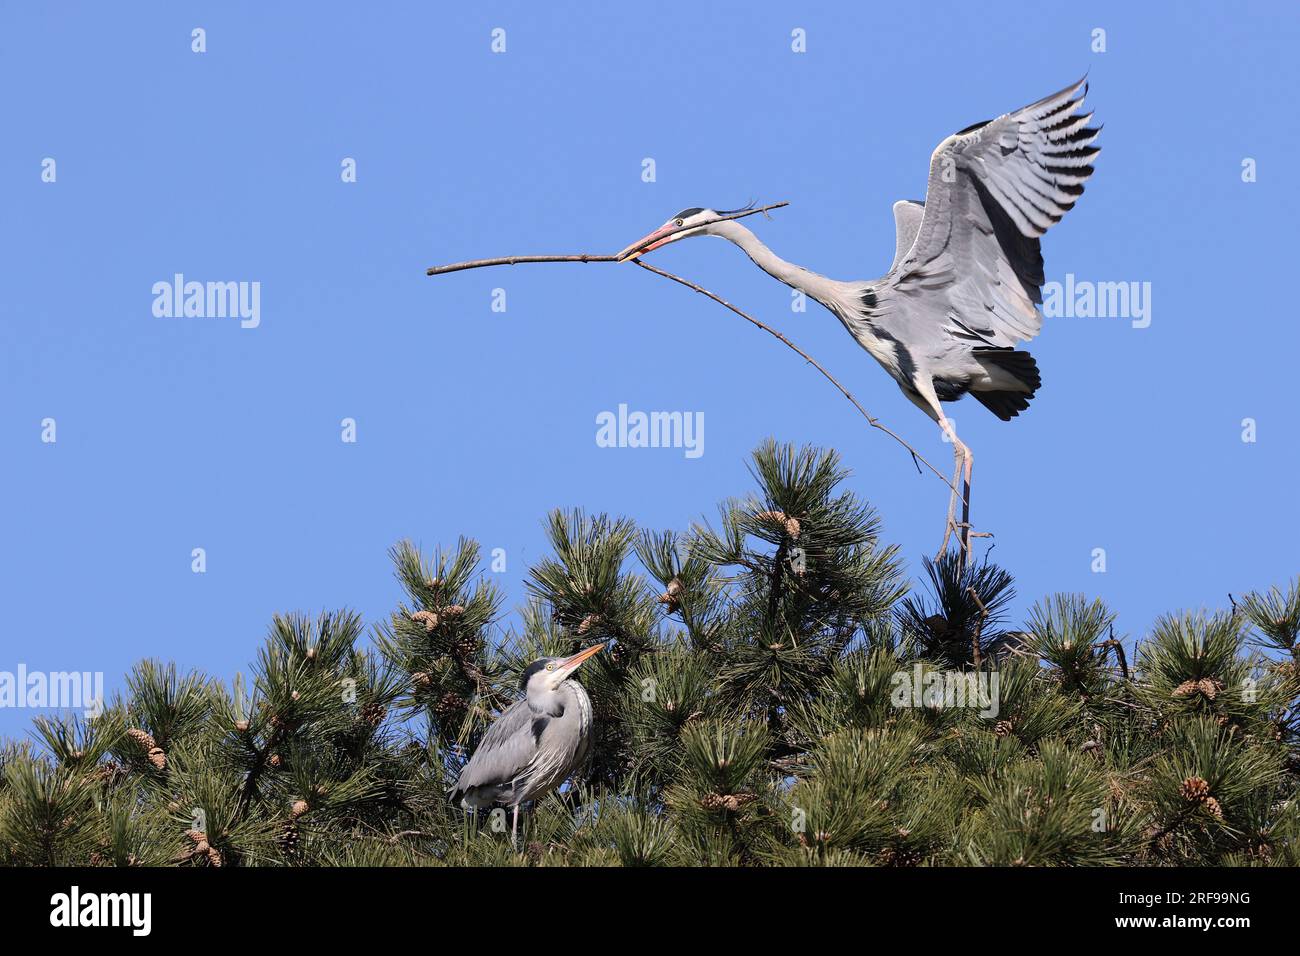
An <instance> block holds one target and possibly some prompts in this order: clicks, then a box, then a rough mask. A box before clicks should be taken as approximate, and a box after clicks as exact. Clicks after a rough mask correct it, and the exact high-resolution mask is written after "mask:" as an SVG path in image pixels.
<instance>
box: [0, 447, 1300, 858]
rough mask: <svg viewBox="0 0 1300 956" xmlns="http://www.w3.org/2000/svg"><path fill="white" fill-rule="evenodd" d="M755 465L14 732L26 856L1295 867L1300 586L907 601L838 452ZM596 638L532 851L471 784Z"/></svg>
mask: <svg viewBox="0 0 1300 956" xmlns="http://www.w3.org/2000/svg"><path fill="white" fill-rule="evenodd" d="M751 471H752V475H753V479H754V482H755V485H756V489H755V491H754V492H753V493H751V494H749V495H747V496H745V497H740V498H734V499H728V500H726V501H724V502H723V503H722V505H721V506H720V508H719V510H718V513H717V515H716V516H715V517H714V518H713V519H711V520H701V521H700V522H699V523H697V524H696V525H694V526H693V527H691V528H689V529H688V530H685V531H680V532H678V531H655V530H649V529H640V528H638V527H636V525H635V524H634V523H633V522H632V521H630V520H628V519H625V518H613V517H610V516H606V515H589V514H585V513H583V512H581V511H571V512H560V511H556V512H553V513H552V514H551V515H550V516H549V517H548V518H547V522H546V530H547V534H548V537H549V539H550V545H551V552H552V553H551V554H550V555H549V556H547V557H545V558H543V559H541V560H540V561H538V562H537V563H536V565H534V566H533V567H532V568H531V569H530V571H529V574H528V578H527V589H528V595H529V600H528V603H527V605H526V606H525V607H523V608H521V609H520V610H519V612H518V613H517V614H515V615H511V616H507V614H506V612H505V610H504V608H503V596H502V593H501V591H500V590H499V589H498V588H497V587H496V585H495V584H494V583H493V582H492V580H491V578H490V577H489V576H488V575H487V574H486V573H485V571H484V568H483V565H482V561H481V555H480V549H479V546H478V544H477V543H475V542H474V541H471V540H468V539H464V538H462V539H461V540H460V541H458V542H457V543H456V545H455V547H454V548H452V549H451V550H448V551H444V550H441V549H438V550H435V551H433V552H432V553H431V554H425V553H423V552H422V551H421V550H420V549H418V548H417V547H415V546H414V545H413V544H411V543H410V542H407V541H403V542H401V543H399V544H397V545H396V546H395V547H394V548H393V549H392V550H391V553H390V557H391V560H392V562H393V566H394V571H395V575H396V577H397V580H398V583H399V584H400V586H401V590H402V593H403V598H402V600H401V601H400V602H399V603H398V604H397V606H396V607H395V608H394V610H393V611H392V613H391V614H390V615H389V616H388V618H387V619H386V620H383V621H379V622H375V623H374V624H373V625H372V626H371V627H370V628H369V632H367V627H366V625H365V622H363V621H362V620H361V619H360V617H359V616H358V615H357V614H355V613H353V612H351V611H347V610H341V611H333V612H327V613H322V614H320V615H318V616H316V617H311V616H308V615H303V614H296V613H295V614H284V615H277V616H276V617H275V618H274V619H273V620H272V622H271V625H270V628H269V631H268V633H267V635H266V638H265V640H264V642H263V643H262V645H261V647H260V648H259V649H258V650H257V653H256V657H255V660H254V663H253V664H252V666H251V670H250V674H249V676H248V678H247V679H243V678H238V679H236V680H233V681H230V682H226V681H222V680H217V679H214V678H211V677H209V676H206V675H203V674H199V673H197V672H182V671H180V670H179V669H178V668H177V667H176V666H175V665H174V664H162V663H159V662H156V661H144V662H141V663H140V664H138V665H137V666H136V667H135V669H134V670H133V671H132V672H131V674H130V675H129V676H128V678H127V681H126V689H125V691H124V692H123V693H122V694H120V695H119V696H118V697H117V698H115V699H113V700H111V701H109V702H107V703H106V706H105V708H104V712H103V713H102V715H101V716H98V717H96V718H94V719H84V718H81V717H78V716H67V717H39V718H37V719H36V721H35V723H34V727H33V732H32V735H31V738H32V739H31V740H28V741H23V742H18V743H13V742H11V743H8V744H5V745H4V747H3V749H0V863H3V864H8V865H46V866H48V865H65V864H83V865H84V864H90V865H103V866H142V865H155V866H300V865H318V866H334V865H459V866H464V865H475V866H480V865H483V866H486V865H492V866H504V865H510V866H513V865H602V866H603V865H625V866H653V865H673V864H676V865H726V866H736V865H740V866H763V865H791V866H803V865H835V866H840V865H845V866H849V865H852V866H859V865H869V866H921V865H986V864H992V865H1066V866H1069V865H1141V864H1158V865H1205V864H1226V865H1270V864H1272V865H1291V866H1294V865H1296V864H1297V863H1298V862H1300V844H1298V843H1297V840H1298V839H1300V819H1298V814H1300V809H1297V808H1298V806H1300V804H1297V800H1296V785H1297V780H1298V779H1300V750H1298V749H1297V741H1298V740H1300V737H1298V736H1297V731H1298V729H1300V728H1298V727H1297V713H1298V709H1297V706H1298V700H1300V578H1297V579H1295V580H1293V581H1292V582H1291V583H1290V584H1289V585H1287V586H1285V587H1272V588H1269V589H1268V590H1264V591H1260V592H1256V593H1252V594H1249V595H1246V596H1245V597H1243V598H1241V599H1240V600H1237V601H1236V602H1235V603H1234V604H1233V606H1232V607H1231V608H1229V609H1226V610H1220V611H1216V612H1204V611H1197V612H1187V613H1173V614H1169V615H1166V616H1165V617H1162V618H1161V619H1160V620H1159V621H1157V622H1156V624H1155V625H1154V626H1153V627H1152V629H1151V632H1150V633H1149V634H1148V635H1146V636H1145V637H1144V638H1142V639H1140V640H1137V641H1134V642H1128V641H1126V639H1125V638H1124V637H1123V636H1121V637H1118V638H1117V637H1116V636H1115V633H1114V628H1115V624H1116V621H1115V615H1114V614H1113V613H1112V612H1111V611H1110V610H1109V609H1108V608H1107V607H1106V606H1105V605H1104V604H1103V603H1102V602H1101V601H1099V600H1095V599H1089V598H1087V597H1085V596H1082V595H1068V594H1067V595H1053V596H1048V597H1045V598H1044V599H1042V600H1041V601H1039V602H1038V604H1037V605H1035V606H1034V608H1033V610H1032V611H1031V613H1030V614H1029V615H1028V618H1027V620H1025V621H1024V622H1023V625H1022V626H1021V627H1019V628H1016V627H1012V626H1010V624H1009V622H1008V620H1007V615H1008V608H1009V607H1010V603H1011V601H1012V599H1013V597H1014V582H1013V579H1012V577H1011V575H1010V574H1009V573H1008V572H1007V571H1005V570H1003V569H1001V568H999V567H997V566H995V565H993V564H991V563H988V561H987V560H985V561H983V562H978V563H974V564H972V565H970V566H966V567H963V566H962V564H961V563H960V562H959V561H957V560H956V557H955V555H953V554H948V555H945V556H943V557H941V558H940V559H939V560H937V561H927V562H926V566H925V574H926V578H925V580H924V581H923V582H922V588H921V590H919V591H909V588H908V583H907V581H906V580H905V577H904V571H903V562H902V560H901V557H900V554H899V551H898V549H897V548H896V547H894V546H893V545H889V544H886V543H884V542H882V541H881V540H880V530H881V524H880V520H879V517H878V515H877V514H876V512H875V511H874V510H873V509H872V508H871V507H870V506H869V505H868V504H866V503H865V502H864V501H862V500H861V499H860V498H858V497H857V496H855V495H854V494H853V493H851V492H849V491H847V490H845V488H844V479H845V477H846V474H847V473H846V472H845V470H844V469H843V467H842V465H841V463H840V460H839V457H838V456H837V455H836V454H835V453H833V452H830V451H823V450H818V449H811V448H795V447H793V446H790V445H779V444H776V443H774V442H768V443H766V444H764V445H763V446H761V447H760V448H759V449H757V450H756V451H755V453H754V455H753V461H752V468H751ZM598 642H607V643H608V647H607V648H606V650H605V651H604V652H603V653H600V654H598V655H596V656H595V657H594V658H593V659H592V660H590V661H589V662H588V663H587V664H586V665H585V666H584V667H583V669H582V670H581V671H580V672H579V674H578V679H579V680H580V681H581V682H582V684H583V686H584V687H586V689H587V691H588V692H589V694H590V696H591V700H592V705H593V710H594V726H593V744H592V748H591V756H590V759H589V761H588V763H587V764H586V765H585V766H584V767H583V768H582V769H581V770H580V771H579V773H578V774H576V775H575V777H574V779H573V780H572V781H571V782H570V784H569V785H568V786H566V787H565V788H563V789H562V790H561V791H560V792H557V793H553V794H551V795H549V796H547V797H545V798H543V799H541V800H539V801H537V803H536V804H535V805H534V806H532V807H531V808H525V813H524V815H523V835H522V839H521V840H520V843H519V846H518V847H512V846H511V843H510V838H509V828H508V826H502V825H501V820H502V818H501V817H500V816H499V815H493V814H491V813H486V812H484V813H480V814H479V815H478V817H477V818H475V817H473V816H471V815H469V814H467V813H466V812H465V811H463V810H461V809H460V808H459V807H455V806H452V805H451V804H450V803H449V801H448V798H447V795H448V792H449V790H450V789H451V785H452V783H453V782H454V781H455V778H456V776H457V774H458V773H459V770H460V768H461V767H462V766H463V765H464V763H465V761H466V760H467V759H468V756H469V754H470V753H472V752H473V750H474V747H475V745H476V744H477V742H478V740H479V738H480V737H481V736H482V734H483V733H484V731H485V730H486V728H487V727H488V726H489V725H490V724H491V722H492V720H493V719H494V717H495V716H496V715H497V714H498V713H500V711H501V710H503V709H504V708H505V707H507V706H509V705H510V704H511V703H512V702H513V701H515V700H517V699H518V698H519V696H520V689H519V676H520V674H521V673H522V671H523V670H524V668H525V667H527V665H528V663H529V662H531V661H533V660H535V659H536V658H538V657H541V656H552V655H561V654H572V653H575V652H576V651H578V650H580V649H581V648H584V647H589V646H592V645H593V644H596V643H598Z"/></svg>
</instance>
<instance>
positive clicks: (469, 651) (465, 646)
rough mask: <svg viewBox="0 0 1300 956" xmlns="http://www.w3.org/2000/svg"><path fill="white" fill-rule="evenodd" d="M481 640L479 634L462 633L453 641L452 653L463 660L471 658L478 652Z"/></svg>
mask: <svg viewBox="0 0 1300 956" xmlns="http://www.w3.org/2000/svg"><path fill="white" fill-rule="evenodd" d="M478 648H479V640H478V635H477V634H462V635H460V636H459V637H457V638H456V639H455V640H454V641H452V642H451V650H452V653H453V654H455V655H456V656H457V657H459V658H460V659H461V660H463V661H465V660H469V659H470V658H471V657H473V656H474V655H475V654H477V653H478Z"/></svg>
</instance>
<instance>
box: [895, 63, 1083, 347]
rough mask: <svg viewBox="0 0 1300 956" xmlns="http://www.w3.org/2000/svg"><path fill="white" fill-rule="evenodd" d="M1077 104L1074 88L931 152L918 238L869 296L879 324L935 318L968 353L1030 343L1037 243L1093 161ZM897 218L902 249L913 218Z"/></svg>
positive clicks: (1036, 322) (1038, 298)
mask: <svg viewBox="0 0 1300 956" xmlns="http://www.w3.org/2000/svg"><path fill="white" fill-rule="evenodd" d="M1076 94H1078V95H1077V96H1076ZM1086 94H1087V87H1086V82H1085V81H1084V80H1080V81H1079V82H1078V83H1075V84H1072V85H1071V86H1068V87H1066V88H1065V89H1063V90H1061V91H1060V92H1058V93H1053V94H1052V95H1051V96H1048V97H1046V98H1045V99H1041V100H1039V101H1038V102H1037V103H1032V104H1030V105H1029V106H1026V107H1024V108H1023V109H1019V110H1016V111H1015V112H1013V113H1008V114H1006V115H1003V116H1000V117H998V118H997V119H995V120H989V121H988V122H986V123H980V124H977V125H975V126H972V127H969V128H968V129H965V130H962V131H961V132H960V133H956V134H954V135H952V136H949V137H948V138H947V139H945V140H944V141H943V142H942V143H940V144H939V146H938V148H937V149H935V151H934V154H933V156H932V157H931V159H930V180H929V185H928V187H927V192H926V197H925V205H924V208H923V211H922V214H921V217H920V225H919V228H917V229H916V232H915V238H914V240H913V241H912V243H911V246H910V248H909V249H907V251H906V252H905V253H902V254H899V255H897V256H896V257H895V262H894V266H893V267H892V268H891V270H890V272H889V274H888V275H887V276H886V277H885V280H884V281H883V282H882V283H881V284H880V287H879V289H878V291H877V296H878V297H879V298H880V300H881V301H880V307H881V312H882V313H889V312H895V313H898V312H901V313H905V315H906V318H907V319H908V321H917V320H919V319H926V318H932V319H933V320H934V321H935V322H936V323H938V324H940V325H941V326H942V327H943V328H944V329H945V331H947V332H948V333H949V334H951V335H953V336H956V337H958V338H962V339H969V340H970V341H971V342H972V343H973V344H975V345H977V346H978V345H981V344H982V345H987V346H997V347H1001V348H1006V347H1012V346H1014V345H1015V344H1016V343H1017V342H1020V341H1024V340H1026V339H1031V338H1033V337H1034V336H1035V335H1037V334H1038V332H1039V331H1040V329H1041V328H1042V316H1041V314H1040V313H1039V312H1038V310H1037V309H1036V308H1035V304H1036V303H1040V302H1042V291H1041V286H1042V284H1043V257H1042V254H1041V252H1040V251H1039V244H1038V237H1039V236H1041V235H1042V234H1043V233H1044V232H1046V231H1047V230H1048V229H1049V228H1050V227H1051V226H1052V225H1053V224H1055V223H1057V222H1059V221H1060V219H1061V217H1062V216H1064V215H1065V213H1066V212H1068V211H1069V210H1070V208H1071V207H1073V206H1074V203H1075V202H1076V201H1077V200H1078V198H1079V196H1080V195H1081V194H1082V193H1083V184H1084V182H1086V181H1087V179H1088V177H1089V176H1091V175H1092V171H1093V170H1092V165H1091V161H1092V159H1093V157H1095V156H1096V155H1097V153H1098V152H1099V150H1098V148H1097V147H1094V146H1092V145H1091V144H1092V142H1093V140H1094V139H1096V138H1097V134H1098V133H1099V132H1100V129H1093V128H1091V127H1089V126H1088V121H1089V119H1091V117H1092V114H1091V113H1083V112H1081V110H1082V108H1083V101H1084V96H1085V95H1086ZM899 205H903V204H899ZM894 211H895V217H896V219H897V222H898V233H899V243H900V245H901V243H902V242H903V240H904V225H905V222H906V225H907V226H908V228H909V230H910V227H911V219H912V218H913V217H914V216H915V213H916V210H915V209H912V208H905V209H904V211H903V213H902V214H900V212H899V206H898V205H896V206H895V207H894Z"/></svg>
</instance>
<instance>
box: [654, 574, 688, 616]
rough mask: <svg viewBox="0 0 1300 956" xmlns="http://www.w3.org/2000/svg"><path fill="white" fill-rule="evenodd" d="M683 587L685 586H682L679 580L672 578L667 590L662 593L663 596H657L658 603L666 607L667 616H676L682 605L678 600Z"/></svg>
mask: <svg viewBox="0 0 1300 956" xmlns="http://www.w3.org/2000/svg"><path fill="white" fill-rule="evenodd" d="M684 587H685V585H683V584H682V582H681V579H680V578H673V579H672V580H671V581H669V582H668V589H667V590H666V591H664V593H663V594H661V595H659V603H660V604H667V605H668V613H669V614H676V613H677V611H678V610H679V609H680V608H681V606H682V605H681V601H680V600H679V598H680V596H681V593H682V590H683V589H684Z"/></svg>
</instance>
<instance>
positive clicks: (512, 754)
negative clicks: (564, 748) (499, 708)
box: [453, 700, 546, 797]
mask: <svg viewBox="0 0 1300 956" xmlns="http://www.w3.org/2000/svg"><path fill="white" fill-rule="evenodd" d="M536 720H542V721H545V720H546V718H545V717H537V715H535V714H534V713H533V711H531V710H530V709H529V707H528V702H527V701H523V700H521V701H518V702H516V703H514V704H511V705H510V706H509V707H507V708H506V709H505V711H503V712H502V714H501V716H500V717H498V718H497V719H496V720H495V721H494V722H493V724H492V726H491V727H489V728H488V731H487V733H485V734H484V735H483V739H482V740H481V741H479V745H478V747H477V748H476V749H475V751H474V755H473V756H472V757H470V758H469V763H467V764H466V765H465V768H464V769H463V770H461V772H460V778H459V779H458V780H457V782H456V790H455V792H454V795H453V796H454V797H455V796H456V795H459V794H462V793H467V792H469V791H471V790H474V789H476V788H493V787H509V786H510V785H511V784H512V783H513V782H514V781H515V780H517V779H518V778H519V777H520V776H522V775H523V774H524V773H525V772H526V771H527V769H528V767H529V765H530V764H531V763H532V762H533V759H534V758H535V757H536V756H537V741H538V737H539V734H540V731H538V730H537V729H535V727H534V722H535V721H536Z"/></svg>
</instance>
